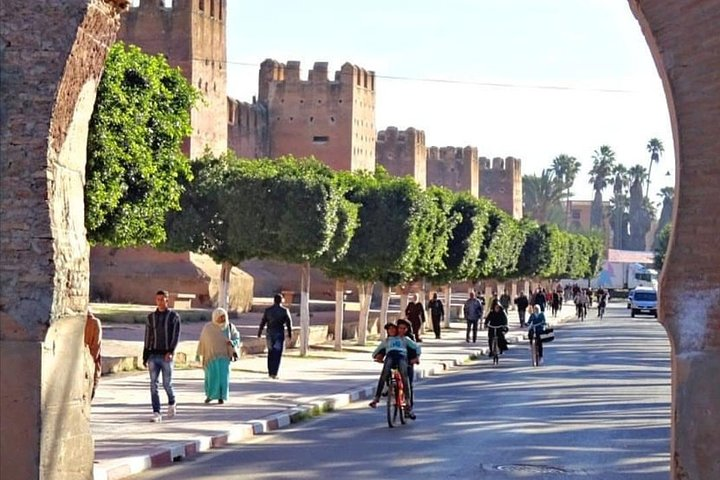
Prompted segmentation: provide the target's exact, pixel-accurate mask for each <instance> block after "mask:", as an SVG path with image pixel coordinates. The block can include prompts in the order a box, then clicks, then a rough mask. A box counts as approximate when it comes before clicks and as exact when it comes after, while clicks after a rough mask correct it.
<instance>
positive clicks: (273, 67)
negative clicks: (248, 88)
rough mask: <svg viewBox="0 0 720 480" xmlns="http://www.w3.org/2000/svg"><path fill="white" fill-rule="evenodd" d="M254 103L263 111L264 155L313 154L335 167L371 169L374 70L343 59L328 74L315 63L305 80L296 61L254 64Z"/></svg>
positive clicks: (373, 122) (325, 65)
mask: <svg viewBox="0 0 720 480" xmlns="http://www.w3.org/2000/svg"><path fill="white" fill-rule="evenodd" d="M258 102H259V103H260V104H262V105H264V106H265V108H266V109H267V112H268V131H269V135H268V138H269V139H270V142H269V143H270V151H269V153H270V156H271V157H278V156H282V155H287V154H292V155H294V156H296V157H305V156H310V155H313V156H315V157H316V158H317V159H318V160H320V161H322V162H324V163H326V164H327V165H329V166H330V167H331V168H333V169H335V170H360V169H363V170H368V171H373V170H374V169H375V135H376V134H375V73H374V72H371V71H367V70H365V69H363V68H360V67H357V66H355V65H352V64H350V63H345V64H344V65H343V66H342V67H341V68H340V70H339V71H337V72H335V78H334V80H329V79H328V65H327V63H325V62H316V63H315V65H314V66H313V68H312V70H310V71H309V72H308V78H307V80H301V79H300V62H296V61H290V62H287V64H283V63H279V62H277V61H275V60H271V59H267V60H265V61H264V62H263V63H262V64H261V65H260V78H259V84H258Z"/></svg>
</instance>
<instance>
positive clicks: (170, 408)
mask: <svg viewBox="0 0 720 480" xmlns="http://www.w3.org/2000/svg"><path fill="white" fill-rule="evenodd" d="M176 407H177V404H173V405H168V411H167V417H168V418H173V417H174V416H175V414H176V413H177V408H176Z"/></svg>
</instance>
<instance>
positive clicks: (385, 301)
mask: <svg viewBox="0 0 720 480" xmlns="http://www.w3.org/2000/svg"><path fill="white" fill-rule="evenodd" d="M389 305H390V287H389V286H388V285H385V284H383V287H382V299H381V300H380V322H378V323H379V326H380V338H383V339H384V338H385V324H386V323H387V320H388V318H387V317H388V306H389Z"/></svg>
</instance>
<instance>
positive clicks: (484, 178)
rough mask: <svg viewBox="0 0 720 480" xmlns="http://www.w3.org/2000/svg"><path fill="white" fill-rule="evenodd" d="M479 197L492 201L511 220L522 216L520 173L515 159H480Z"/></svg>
mask: <svg viewBox="0 0 720 480" xmlns="http://www.w3.org/2000/svg"><path fill="white" fill-rule="evenodd" d="M479 162H480V171H479V172H478V173H479V175H480V195H482V196H483V197H486V198H489V199H490V200H492V201H493V202H494V203H495V204H496V205H497V206H498V207H500V208H501V209H502V210H504V211H505V212H506V213H508V214H509V215H512V217H513V218H515V219H517V220H519V219H521V218H522V216H523V209H522V172H521V162H520V160H519V159H517V158H513V157H507V158H504V159H503V158H500V157H495V158H493V159H492V162H491V161H490V159H488V158H485V157H480V159H479Z"/></svg>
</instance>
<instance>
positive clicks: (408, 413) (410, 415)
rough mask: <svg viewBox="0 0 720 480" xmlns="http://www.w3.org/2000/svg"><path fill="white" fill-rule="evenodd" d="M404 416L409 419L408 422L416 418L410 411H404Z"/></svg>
mask: <svg viewBox="0 0 720 480" xmlns="http://www.w3.org/2000/svg"><path fill="white" fill-rule="evenodd" d="M405 416H406V417H407V418H409V419H410V420H415V419H416V418H417V417H416V416H415V414H414V413H413V411H412V410H406V411H405Z"/></svg>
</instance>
